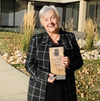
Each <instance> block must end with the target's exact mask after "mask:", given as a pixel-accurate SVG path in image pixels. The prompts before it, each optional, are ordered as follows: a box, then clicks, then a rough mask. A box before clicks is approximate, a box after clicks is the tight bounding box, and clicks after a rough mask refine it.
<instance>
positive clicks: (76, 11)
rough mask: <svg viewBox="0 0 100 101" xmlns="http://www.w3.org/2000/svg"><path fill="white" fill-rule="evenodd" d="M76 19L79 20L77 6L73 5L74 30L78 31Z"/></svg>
mask: <svg viewBox="0 0 100 101" xmlns="http://www.w3.org/2000/svg"><path fill="white" fill-rule="evenodd" d="M78 18H79V4H74V9H73V19H74V29H75V30H77V29H78Z"/></svg>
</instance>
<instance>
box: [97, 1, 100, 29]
mask: <svg viewBox="0 0 100 101" xmlns="http://www.w3.org/2000/svg"><path fill="white" fill-rule="evenodd" d="M97 22H98V27H99V29H100V1H98V11H97Z"/></svg>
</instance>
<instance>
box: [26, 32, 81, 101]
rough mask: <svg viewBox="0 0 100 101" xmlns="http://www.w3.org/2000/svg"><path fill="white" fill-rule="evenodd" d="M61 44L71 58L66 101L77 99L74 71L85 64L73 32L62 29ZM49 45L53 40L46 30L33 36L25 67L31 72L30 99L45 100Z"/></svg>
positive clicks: (67, 74) (65, 53)
mask: <svg viewBox="0 0 100 101" xmlns="http://www.w3.org/2000/svg"><path fill="white" fill-rule="evenodd" d="M59 34H60V41H59V45H60V46H63V47H64V56H68V57H69V59H70V65H69V68H70V69H66V83H65V92H66V101H77V97H76V87H75V77H74V71H75V70H77V69H79V68H80V67H81V66H82V65H83V60H82V57H81V54H80V50H79V47H78V45H77V42H76V39H75V36H74V34H73V33H70V32H65V31H62V30H60V32H59ZM49 47H52V41H51V40H50V39H49V35H48V34H47V33H46V32H44V33H41V34H37V35H34V36H33V37H32V38H31V41H30V45H29V49H28V54H27V59H26V64H25V68H26V70H27V71H28V72H29V73H30V74H31V77H30V81H29V90H28V101H45V93H46V85H47V78H48V74H49V67H50V60H49Z"/></svg>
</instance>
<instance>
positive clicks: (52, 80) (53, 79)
mask: <svg viewBox="0 0 100 101" xmlns="http://www.w3.org/2000/svg"><path fill="white" fill-rule="evenodd" d="M51 77H54V74H52V73H49V75H48V82H50V83H53V82H54V81H55V79H56V78H55V77H54V78H52V79H51Z"/></svg>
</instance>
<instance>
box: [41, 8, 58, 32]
mask: <svg viewBox="0 0 100 101" xmlns="http://www.w3.org/2000/svg"><path fill="white" fill-rule="evenodd" d="M59 22H60V18H59V17H58V16H57V14H56V13H55V11H54V10H50V11H49V12H47V13H45V14H44V15H43V16H42V18H41V24H42V25H43V26H44V27H45V29H46V31H47V32H48V33H57V32H58V31H59Z"/></svg>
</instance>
